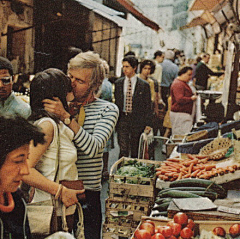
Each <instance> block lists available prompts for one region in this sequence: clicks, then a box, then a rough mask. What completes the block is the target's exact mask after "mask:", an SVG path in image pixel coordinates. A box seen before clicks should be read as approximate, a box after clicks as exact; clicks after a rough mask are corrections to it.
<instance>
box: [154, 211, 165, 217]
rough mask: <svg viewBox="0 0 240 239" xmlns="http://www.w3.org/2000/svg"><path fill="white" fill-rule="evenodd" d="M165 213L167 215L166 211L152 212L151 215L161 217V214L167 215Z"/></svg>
mask: <svg viewBox="0 0 240 239" xmlns="http://www.w3.org/2000/svg"><path fill="white" fill-rule="evenodd" d="M167 215H168V212H167V211H163V212H154V213H152V217H161V216H164V217H167Z"/></svg>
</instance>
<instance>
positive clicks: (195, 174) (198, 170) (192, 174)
mask: <svg viewBox="0 0 240 239" xmlns="http://www.w3.org/2000/svg"><path fill="white" fill-rule="evenodd" d="M199 172H200V169H197V170H196V171H194V172H192V173H191V177H193V178H195V177H196V176H197V174H198V173H199Z"/></svg>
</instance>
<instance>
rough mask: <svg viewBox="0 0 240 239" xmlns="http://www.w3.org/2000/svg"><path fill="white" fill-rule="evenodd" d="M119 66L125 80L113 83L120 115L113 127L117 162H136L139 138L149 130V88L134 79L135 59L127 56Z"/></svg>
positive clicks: (150, 117) (150, 120)
mask: <svg viewBox="0 0 240 239" xmlns="http://www.w3.org/2000/svg"><path fill="white" fill-rule="evenodd" d="M122 64H123V73H124V75H125V77H123V78H120V79H118V80H117V81H116V82H115V103H116V105H117V106H118V108H119V112H120V115H119V120H118V123H117V127H116V130H117V134H118V144H119V147H120V155H119V158H121V157H123V156H125V157H129V156H130V157H132V158H137V157H138V147H139V139H140V136H141V134H142V133H143V131H145V132H150V130H151V127H152V115H153V113H152V111H151V92H150V86H149V84H148V83H147V82H146V81H144V80H142V79H140V78H138V77H137V76H136V69H137V66H138V60H137V58H135V57H134V56H127V57H125V58H124V59H123V61H122Z"/></svg>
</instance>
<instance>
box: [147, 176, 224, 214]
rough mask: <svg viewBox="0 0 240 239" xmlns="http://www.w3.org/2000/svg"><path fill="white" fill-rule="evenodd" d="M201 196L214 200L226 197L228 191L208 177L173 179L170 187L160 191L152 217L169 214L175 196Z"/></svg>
mask: <svg viewBox="0 0 240 239" xmlns="http://www.w3.org/2000/svg"><path fill="white" fill-rule="evenodd" d="M199 197H208V198H209V199H210V200H212V201H214V200H215V199H217V198H221V199H223V198H226V197H227V191H226V190H225V189H224V188H223V187H222V186H220V185H218V184H216V183H215V182H212V181H211V180H207V179H197V178H186V179H181V180H177V181H173V182H171V183H170V185H169V188H165V189H162V190H160V191H159V192H158V194H157V197H156V200H155V205H154V206H153V208H152V214H151V215H152V217H159V216H167V215H168V212H167V209H168V206H169V205H170V202H171V201H172V199H173V198H199Z"/></svg>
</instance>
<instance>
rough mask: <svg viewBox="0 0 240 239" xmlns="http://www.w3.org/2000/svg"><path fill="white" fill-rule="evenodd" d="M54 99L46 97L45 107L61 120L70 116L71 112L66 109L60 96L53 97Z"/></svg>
mask: <svg viewBox="0 0 240 239" xmlns="http://www.w3.org/2000/svg"><path fill="white" fill-rule="evenodd" d="M53 99H54V100H50V99H44V100H43V101H42V102H43V103H44V109H45V110H46V111H48V112H50V113H53V114H55V115H56V116H57V117H58V118H59V119H60V120H61V121H64V119H66V118H69V117H70V114H69V113H68V112H67V111H66V110H65V109H64V107H63V104H62V102H61V101H60V100H59V98H58V97H53Z"/></svg>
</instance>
